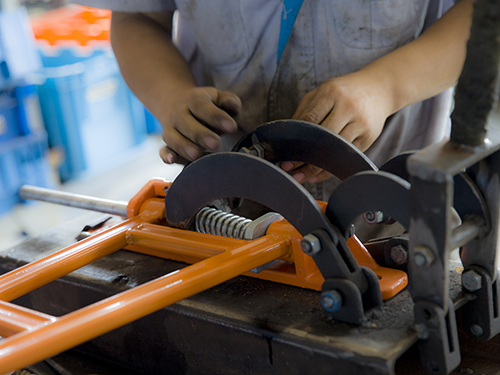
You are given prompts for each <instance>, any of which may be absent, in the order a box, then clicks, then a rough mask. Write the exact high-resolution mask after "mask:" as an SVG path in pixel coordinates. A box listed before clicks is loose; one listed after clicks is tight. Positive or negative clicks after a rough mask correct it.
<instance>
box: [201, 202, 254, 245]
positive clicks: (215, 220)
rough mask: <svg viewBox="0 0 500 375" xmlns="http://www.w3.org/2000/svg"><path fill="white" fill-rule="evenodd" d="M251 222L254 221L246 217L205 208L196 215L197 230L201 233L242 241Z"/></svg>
mask: <svg viewBox="0 0 500 375" xmlns="http://www.w3.org/2000/svg"><path fill="white" fill-rule="evenodd" d="M251 222H252V220H250V219H247V218H245V217H241V216H238V215H234V214H231V213H229V212H224V211H221V210H216V209H215V208H210V207H203V208H202V209H201V210H200V211H199V212H198V213H197V214H196V220H195V229H196V231H197V232H200V233H206V234H215V235H216V236H224V237H230V238H238V239H240V240H242V239H243V236H244V234H245V230H246V228H247V227H248V225H249V224H250V223H251Z"/></svg>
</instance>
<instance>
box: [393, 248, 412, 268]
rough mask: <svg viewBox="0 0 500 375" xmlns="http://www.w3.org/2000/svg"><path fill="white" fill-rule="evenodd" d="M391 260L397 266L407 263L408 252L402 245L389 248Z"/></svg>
mask: <svg viewBox="0 0 500 375" xmlns="http://www.w3.org/2000/svg"><path fill="white" fill-rule="evenodd" d="M391 259H392V260H393V261H394V263H396V264H397V265H398V266H400V265H402V264H406V263H408V251H407V250H406V248H405V247H404V246H402V245H396V246H393V247H392V248H391Z"/></svg>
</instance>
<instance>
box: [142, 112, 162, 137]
mask: <svg viewBox="0 0 500 375" xmlns="http://www.w3.org/2000/svg"><path fill="white" fill-rule="evenodd" d="M144 111H145V113H146V128H147V130H148V134H162V133H163V128H162V126H161V124H160V121H158V120H157V119H156V117H154V116H153V114H152V113H151V112H149V111H148V110H147V109H146V108H144Z"/></svg>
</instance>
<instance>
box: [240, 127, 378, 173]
mask: <svg viewBox="0 0 500 375" xmlns="http://www.w3.org/2000/svg"><path fill="white" fill-rule="evenodd" d="M252 146H253V147H254V148H255V147H257V148H258V147H260V148H263V149H264V150H265V159H266V160H268V161H269V162H271V163H281V162H285V161H301V162H304V163H307V164H312V165H315V166H317V167H320V168H321V169H324V170H326V171H328V172H330V173H331V174H333V175H334V176H336V177H338V178H339V179H341V180H345V179H346V178H347V177H349V176H351V175H353V174H355V173H357V172H360V171H377V170H378V168H377V167H376V166H375V164H373V162H372V161H371V160H370V159H369V158H368V157H367V156H366V155H365V154H363V153H362V152H361V151H360V150H359V149H357V148H356V147H355V146H353V145H352V143H350V142H348V141H346V140H345V139H344V138H342V137H341V136H339V135H338V134H336V133H334V132H332V131H331V130H329V129H327V128H325V127H323V126H319V125H316V124H312V123H309V122H306V121H299V120H279V121H273V122H269V123H267V124H264V125H261V126H259V127H258V128H257V129H255V130H254V131H253V132H251V133H249V134H247V135H246V136H244V137H243V138H242V139H240V140H239V141H238V143H237V144H236V146H235V147H234V148H233V151H239V150H242V149H243V148H246V149H248V150H251V148H252ZM256 150H257V149H256ZM257 152H258V151H255V152H254V154H257ZM326 155H328V157H326ZM339 160H342V163H339V162H338V161H339Z"/></svg>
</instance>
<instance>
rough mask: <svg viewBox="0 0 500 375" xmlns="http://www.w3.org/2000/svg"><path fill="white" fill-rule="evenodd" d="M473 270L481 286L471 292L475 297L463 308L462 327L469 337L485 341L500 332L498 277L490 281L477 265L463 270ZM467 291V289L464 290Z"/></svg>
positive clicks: (499, 284)
mask: <svg viewBox="0 0 500 375" xmlns="http://www.w3.org/2000/svg"><path fill="white" fill-rule="evenodd" d="M471 270H473V271H475V272H476V273H477V274H479V275H480V276H481V288H480V289H478V290H476V291H474V292H472V294H473V295H474V297H475V299H473V300H472V301H470V302H469V303H467V304H466V305H465V306H464V307H463V308H462V311H463V316H464V329H465V331H466V332H467V334H468V335H470V336H471V337H473V338H475V339H478V340H481V341H487V340H489V339H491V338H492V337H494V336H495V335H496V334H498V333H499V332H500V316H499V312H500V299H499V294H498V293H499V292H500V279H499V278H497V279H496V280H495V281H492V279H491V276H490V275H489V274H488V272H487V271H486V270H485V269H483V268H481V267H478V266H471V267H468V268H467V269H465V270H464V273H465V272H468V271H471ZM466 292H467V291H466Z"/></svg>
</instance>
